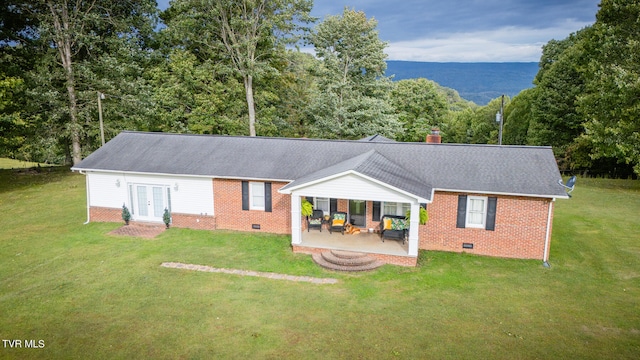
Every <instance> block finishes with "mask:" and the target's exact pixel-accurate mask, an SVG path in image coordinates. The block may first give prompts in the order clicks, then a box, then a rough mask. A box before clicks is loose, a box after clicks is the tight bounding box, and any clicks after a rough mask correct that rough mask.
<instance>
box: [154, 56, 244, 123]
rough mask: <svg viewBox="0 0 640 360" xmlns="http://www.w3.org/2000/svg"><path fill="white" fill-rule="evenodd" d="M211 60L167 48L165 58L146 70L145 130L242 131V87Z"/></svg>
mask: <svg viewBox="0 0 640 360" xmlns="http://www.w3.org/2000/svg"><path fill="white" fill-rule="evenodd" d="M218 70H219V69H218V66H217V65H216V63H214V62H213V61H211V60H204V61H200V60H199V59H198V58H197V57H196V56H195V55H193V54H192V53H191V52H189V51H186V50H181V49H173V50H171V52H170V54H169V56H168V58H167V61H165V62H162V63H161V64H159V65H158V66H155V67H153V68H151V69H149V70H148V72H147V75H148V76H149V77H150V82H151V84H153V87H154V91H153V95H152V100H153V103H154V106H155V113H154V115H153V119H154V121H153V122H152V123H150V124H149V128H148V129H147V130H151V131H168V132H177V133H196V134H244V133H245V132H246V126H245V124H244V122H243V121H242V116H243V115H244V114H245V110H246V107H245V106H244V102H243V101H242V97H243V93H244V91H243V87H242V84H240V83H239V82H238V81H237V80H236V78H235V77H233V76H223V75H221V74H220V71H218Z"/></svg>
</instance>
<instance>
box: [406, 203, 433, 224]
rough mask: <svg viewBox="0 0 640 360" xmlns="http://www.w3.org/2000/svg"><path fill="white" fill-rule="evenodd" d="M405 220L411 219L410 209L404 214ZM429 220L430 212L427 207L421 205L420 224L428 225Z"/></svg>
mask: <svg viewBox="0 0 640 360" xmlns="http://www.w3.org/2000/svg"><path fill="white" fill-rule="evenodd" d="M404 218H405V220H407V221H409V220H410V219H411V210H408V211H407V213H406V214H405V215H404ZM427 221H429V213H428V212H427V209H425V208H423V207H422V206H420V225H426V224H427Z"/></svg>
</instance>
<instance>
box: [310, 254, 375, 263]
mask: <svg viewBox="0 0 640 360" xmlns="http://www.w3.org/2000/svg"><path fill="white" fill-rule="evenodd" d="M321 255H322V257H323V258H324V259H325V260H326V261H328V262H330V263H332V264H336V265H341V266H364V265H368V264H371V263H372V262H375V261H376V260H377V259H376V258H374V257H371V256H367V255H366V254H365V255H364V256H355V257H344V256H338V255H335V254H334V253H333V251H325V252H323V253H322V254H321Z"/></svg>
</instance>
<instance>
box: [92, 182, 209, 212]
mask: <svg viewBox="0 0 640 360" xmlns="http://www.w3.org/2000/svg"><path fill="white" fill-rule="evenodd" d="M87 176H88V178H89V204H90V206H99V207H109V208H120V207H122V204H127V206H129V207H130V205H131V204H130V200H129V193H128V189H129V184H143V185H162V186H168V187H169V188H170V189H171V211H172V212H174V213H182V214H195V215H200V214H207V215H213V181H212V179H211V178H192V177H180V176H160V175H140V174H127V173H99V172H89V173H87ZM118 183H119V185H120V186H118V185H117V184H118ZM176 184H177V185H178V188H177V190H176Z"/></svg>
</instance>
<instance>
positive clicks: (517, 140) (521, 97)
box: [502, 88, 538, 145]
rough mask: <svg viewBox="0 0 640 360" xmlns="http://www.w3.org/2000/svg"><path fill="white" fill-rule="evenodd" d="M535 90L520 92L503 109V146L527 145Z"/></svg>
mask: <svg viewBox="0 0 640 360" xmlns="http://www.w3.org/2000/svg"><path fill="white" fill-rule="evenodd" d="M537 90H538V89H537V88H531V89H525V90H522V91H521V92H520V93H519V94H518V95H516V96H515V97H514V98H513V99H512V100H511V102H510V103H509V105H508V106H506V107H505V114H504V120H505V121H504V128H503V142H502V143H503V144H505V145H527V144H528V140H529V124H530V123H531V121H532V120H531V118H532V113H531V106H532V104H533V101H534V99H537V97H536V92H537Z"/></svg>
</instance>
